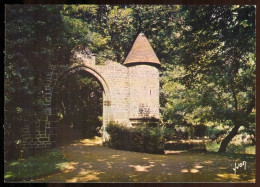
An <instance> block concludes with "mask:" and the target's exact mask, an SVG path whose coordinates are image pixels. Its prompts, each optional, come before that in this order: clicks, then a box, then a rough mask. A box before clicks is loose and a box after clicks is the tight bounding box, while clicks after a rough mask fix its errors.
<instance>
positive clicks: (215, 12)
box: [175, 6, 255, 152]
mask: <svg viewBox="0 0 260 187" xmlns="http://www.w3.org/2000/svg"><path fill="white" fill-rule="evenodd" d="M182 11H183V12H184V15H185V16H184V20H183V23H181V24H179V28H180V32H179V35H180V37H179V38H178V40H177V41H176V43H177V44H178V50H177V52H176V53H177V56H178V60H179V62H178V63H179V64H180V65H181V66H182V67H183V68H184V71H185V75H184V76H182V77H179V78H177V79H175V80H179V82H181V83H182V84H184V85H185V87H186V88H187V89H189V90H192V91H196V92H198V94H197V96H196V99H197V101H196V104H197V106H201V107H207V108H208V111H207V113H210V116H209V117H211V120H213V121H216V122H218V123H219V124H221V125H223V126H230V127H231V130H230V132H229V133H228V134H227V135H226V137H225V138H224V139H223V141H222V142H221V146H220V149H219V152H225V151H226V147H227V145H228V144H229V142H230V141H231V140H232V138H233V137H234V136H235V135H236V134H237V133H238V130H239V128H240V127H241V126H244V127H245V128H249V126H250V125H253V124H254V108H255V91H254V90H255V7H254V6H193V7H185V6H183V7H182Z"/></svg>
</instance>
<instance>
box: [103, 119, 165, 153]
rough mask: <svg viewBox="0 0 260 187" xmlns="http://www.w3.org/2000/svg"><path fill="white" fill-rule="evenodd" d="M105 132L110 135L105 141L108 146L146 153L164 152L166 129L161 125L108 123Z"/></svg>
mask: <svg viewBox="0 0 260 187" xmlns="http://www.w3.org/2000/svg"><path fill="white" fill-rule="evenodd" d="M107 132H108V134H109V135H110V138H109V141H108V142H107V145H108V146H109V147H112V148H115V149H122V150H128V151H136V152H146V153H163V152H164V145H165V143H166V138H165V132H166V131H165V128H164V127H163V126H161V125H158V126H156V127H152V126H151V125H149V124H142V125H139V126H136V127H126V126H123V125H119V124H116V123H110V124H109V125H108V127H107Z"/></svg>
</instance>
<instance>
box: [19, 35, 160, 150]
mask: <svg viewBox="0 0 260 187" xmlns="http://www.w3.org/2000/svg"><path fill="white" fill-rule="evenodd" d="M74 56H75V58H76V59H77V61H81V64H80V65H77V66H73V67H69V68H68V67H59V68H57V67H56V66H50V73H49V74H48V77H47V85H46V87H45V96H46V115H47V117H46V121H45V122H42V126H41V125H39V127H38V128H37V129H36V130H37V131H38V132H39V133H38V135H39V136H38V137H37V136H36V137H34V139H33V140H32V139H31V138H29V137H28V138H27V139H26V140H27V141H25V142H24V144H25V146H30V147H35V148H41V147H50V146H51V147H53V146H55V145H56V130H57V120H58V118H57V116H56V108H55V103H54V102H52V98H53V96H54V95H55V94H56V90H55V85H56V83H57V82H58V80H59V79H62V77H63V76H65V75H66V74H68V73H74V72H77V71H87V72H88V73H90V74H92V75H93V76H94V77H95V78H96V79H97V80H98V81H99V82H100V84H101V85H102V87H103V141H106V137H107V135H106V130H105V129H106V126H107V124H108V123H109V122H110V121H115V122H117V123H120V124H123V125H138V123H142V122H158V121H159V117H160V116H159V70H158V68H159V67H160V65H161V64H160V61H159V60H158V58H157V56H156V54H155V52H154V50H153V49H152V47H151V45H150V43H149V41H148V40H147V38H146V37H145V35H144V34H142V33H141V34H139V35H138V37H137V38H136V40H135V42H134V44H133V46H132V48H131V50H130V52H129V54H128V56H127V58H126V59H125V61H124V63H123V65H122V64H119V63H116V62H112V61H106V62H105V64H104V65H96V64H95V56H93V55H84V54H83V53H80V52H75V55H74ZM40 126H41V127H40ZM27 131H28V130H27V129H26V128H25V129H24V132H23V133H25V134H27V133H26V132H27ZM27 135H28V134H27ZM42 140H44V141H42Z"/></svg>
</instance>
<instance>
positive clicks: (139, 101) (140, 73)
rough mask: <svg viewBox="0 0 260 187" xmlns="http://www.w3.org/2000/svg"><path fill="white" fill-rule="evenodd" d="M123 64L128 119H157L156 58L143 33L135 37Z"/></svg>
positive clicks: (148, 120) (157, 85)
mask: <svg viewBox="0 0 260 187" xmlns="http://www.w3.org/2000/svg"><path fill="white" fill-rule="evenodd" d="M124 65H125V66H127V67H128V72H129V83H130V86H129V93H130V104H129V120H130V122H131V124H135V123H141V122H156V121H158V120H159V71H158V67H160V65H161V64H160V61H159V60H158V58H157V56H156V54H155V52H154V50H153V49H152V47H151V45H150V43H149V41H148V40H147V38H146V37H145V35H144V34H143V33H140V34H139V35H138V37H137V38H136V40H135V42H134V44H133V46H132V49H131V50H130V52H129V54H128V56H127V58H126V59H125V61H124Z"/></svg>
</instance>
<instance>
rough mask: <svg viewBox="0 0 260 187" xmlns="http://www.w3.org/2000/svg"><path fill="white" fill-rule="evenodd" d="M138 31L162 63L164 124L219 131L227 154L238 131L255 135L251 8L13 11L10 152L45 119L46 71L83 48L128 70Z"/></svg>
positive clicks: (8, 61)
mask: <svg viewBox="0 0 260 187" xmlns="http://www.w3.org/2000/svg"><path fill="white" fill-rule="evenodd" d="M140 32H143V33H145V35H146V36H147V38H148V39H149V41H150V43H151V45H152V47H153V49H154V50H155V52H156V54H157V56H158V58H159V59H160V61H161V64H162V67H161V72H160V112H161V115H162V120H163V122H165V123H169V124H171V125H172V126H180V127H185V128H187V129H188V131H187V133H188V134H187V133H186V134H182V135H183V137H188V136H193V135H194V133H195V131H194V129H193V126H194V128H197V127H199V126H201V127H202V126H207V127H216V126H219V127H221V128H222V129H223V131H225V134H226V137H225V138H224V139H223V141H222V144H221V145H222V146H221V149H220V151H222V152H224V151H225V150H226V148H227V146H228V144H229V142H230V141H231V140H232V138H233V137H234V136H235V135H236V134H237V133H239V130H240V129H241V128H240V127H242V126H243V127H244V128H243V130H242V131H240V132H243V133H244V132H245V133H248V134H250V135H253V136H255V74H256V71H255V69H256V63H255V61H256V59H255V6H251V5H243V6H240V5H225V6H219V5H214V6H181V5H176V6H168V5H152V6H151V5H55V6H53V5H52V6H49V5H27V6H22V5H7V6H6V32H5V33H6V37H5V38H6V49H5V75H4V76H5V83H4V84H5V88H4V89H5V90H4V91H5V95H4V101H5V126H6V130H5V135H6V136H5V138H6V139H8V141H9V140H10V141H11V142H12V144H13V145H14V143H15V142H16V141H18V140H22V138H21V137H20V133H19V132H20V131H19V129H21V127H22V126H23V124H25V123H24V122H22V121H31V122H34V121H35V122H37V121H38V120H39V119H40V118H42V117H43V114H42V113H43V109H44V107H45V105H44V100H43V90H44V81H45V78H46V72H47V67H48V65H49V64H61V65H64V64H70V63H72V62H71V61H70V58H71V56H72V54H73V51H74V49H76V48H78V47H80V48H81V49H87V51H91V52H93V53H96V54H97V56H96V59H97V63H99V64H102V63H103V62H104V61H105V60H108V59H109V60H114V61H117V62H119V63H123V61H124V59H125V58H126V55H127V54H128V52H129V51H130V47H131V46H132V43H133V41H134V39H135V38H136V36H137V34H139V33H140ZM78 85H79V84H78ZM88 85H89V84H88ZM94 87H95V86H94ZM78 88H79V87H78ZM81 88H82V89H83V87H81ZM81 88H80V89H78V90H77V93H80V92H81ZM84 88H85V87H84ZM61 89H62V87H61ZM67 93H69V92H67ZM63 97H65V96H63ZM75 100H76V99H75ZM75 102H76V101H75ZM94 103H95V102H94ZM67 106H69V103H67ZM84 106H86V105H85V104H84ZM71 107H72V106H71ZM71 107H67V109H69V108H71ZM81 107H83V105H81V104H79V103H77V106H76V105H75V106H73V109H72V110H76V108H77V109H80V108H81ZM83 108H84V107H83ZM69 111H70V110H69ZM73 113H74V114H76V115H78V116H82V115H81V114H79V112H73ZM71 115H72V114H69V112H68V110H67V114H66V115H64V114H63V116H67V117H65V118H66V119H68V120H69V119H71V117H69V116H71ZM98 115H99V113H98ZM19 116H23V117H19ZM12 118H13V119H12ZM65 118H64V121H65ZM81 120H83V119H81ZM91 120H92V122H90V123H92V124H93V123H96V122H97V121H95V120H94V119H91ZM93 120H94V121H93ZM74 122H75V121H74ZM30 124H31V126H32V127H33V126H35V123H30ZM14 127H16V129H17V131H13V132H12V131H8V130H10V129H13V128H14ZM93 128H95V127H93ZM203 128H204V127H203ZM31 129H33V128H31ZM32 132H33V131H32ZM198 132H200V131H199V130H198ZM213 133H214V132H213ZM216 133H217V132H216ZM202 134H203V133H201V134H200V135H199V136H202ZM175 135H177V133H175ZM180 135H181V134H180ZM197 135H198V134H197ZM168 137H171V136H170V135H169V136H168ZM180 137H181V136H180Z"/></svg>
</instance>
